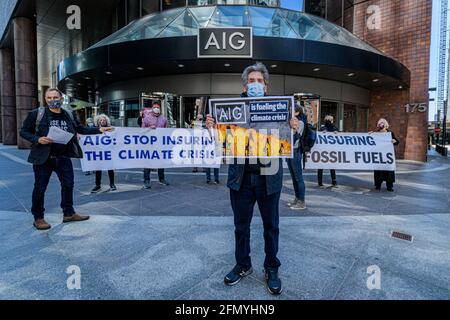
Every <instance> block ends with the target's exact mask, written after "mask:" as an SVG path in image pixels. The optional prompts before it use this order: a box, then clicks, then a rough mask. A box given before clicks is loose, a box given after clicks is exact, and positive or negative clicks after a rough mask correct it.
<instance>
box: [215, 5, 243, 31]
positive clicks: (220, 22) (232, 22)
mask: <svg viewBox="0 0 450 320" xmlns="http://www.w3.org/2000/svg"><path fill="white" fill-rule="evenodd" d="M221 26H235V27H247V26H249V18H248V9H247V7H241V6H239V7H227V6H219V7H217V9H216V11H215V12H214V14H213V15H212V17H211V21H210V22H209V24H208V27H221Z"/></svg>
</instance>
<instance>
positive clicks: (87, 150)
mask: <svg viewBox="0 0 450 320" xmlns="http://www.w3.org/2000/svg"><path fill="white" fill-rule="evenodd" d="M214 140H215V139H214V136H213V135H211V133H210V132H209V131H208V130H203V129H201V130H200V129H162V128H161V129H155V130H152V129H141V128H115V130H114V131H113V132H108V133H106V134H103V135H89V136H81V139H80V146H81V148H82V150H83V159H81V167H82V169H83V171H96V170H113V169H132V168H150V169H156V168H161V169H162V168H183V167H200V168H202V167H206V168H218V167H220V163H221V154H220V152H221V150H220V148H219V149H217V150H216V147H215V146H216V144H215V141H214Z"/></svg>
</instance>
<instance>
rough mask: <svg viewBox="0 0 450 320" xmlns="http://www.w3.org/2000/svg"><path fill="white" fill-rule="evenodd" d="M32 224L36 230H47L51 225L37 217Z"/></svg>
mask: <svg viewBox="0 0 450 320" xmlns="http://www.w3.org/2000/svg"><path fill="white" fill-rule="evenodd" d="M33 226H34V227H35V228H36V229H37V230H48V229H50V228H51V227H52V226H51V225H49V224H48V223H47V221H45V220H44V219H37V220H36V221H34V222H33Z"/></svg>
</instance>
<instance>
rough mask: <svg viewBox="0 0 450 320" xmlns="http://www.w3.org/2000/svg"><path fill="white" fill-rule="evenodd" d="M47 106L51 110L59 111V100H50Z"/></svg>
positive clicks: (60, 104)
mask: <svg viewBox="0 0 450 320" xmlns="http://www.w3.org/2000/svg"><path fill="white" fill-rule="evenodd" d="M48 106H49V107H50V108H52V109H59V108H61V106H62V103H61V100H52V101H50V102H49V103H48Z"/></svg>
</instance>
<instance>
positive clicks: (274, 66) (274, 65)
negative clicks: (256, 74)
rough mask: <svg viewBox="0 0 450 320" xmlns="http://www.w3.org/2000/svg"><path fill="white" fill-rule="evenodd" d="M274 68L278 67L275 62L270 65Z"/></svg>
mask: <svg viewBox="0 0 450 320" xmlns="http://www.w3.org/2000/svg"><path fill="white" fill-rule="evenodd" d="M270 67H271V68H272V69H274V68H276V67H278V66H277V65H276V64H273V65H271V66H270Z"/></svg>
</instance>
